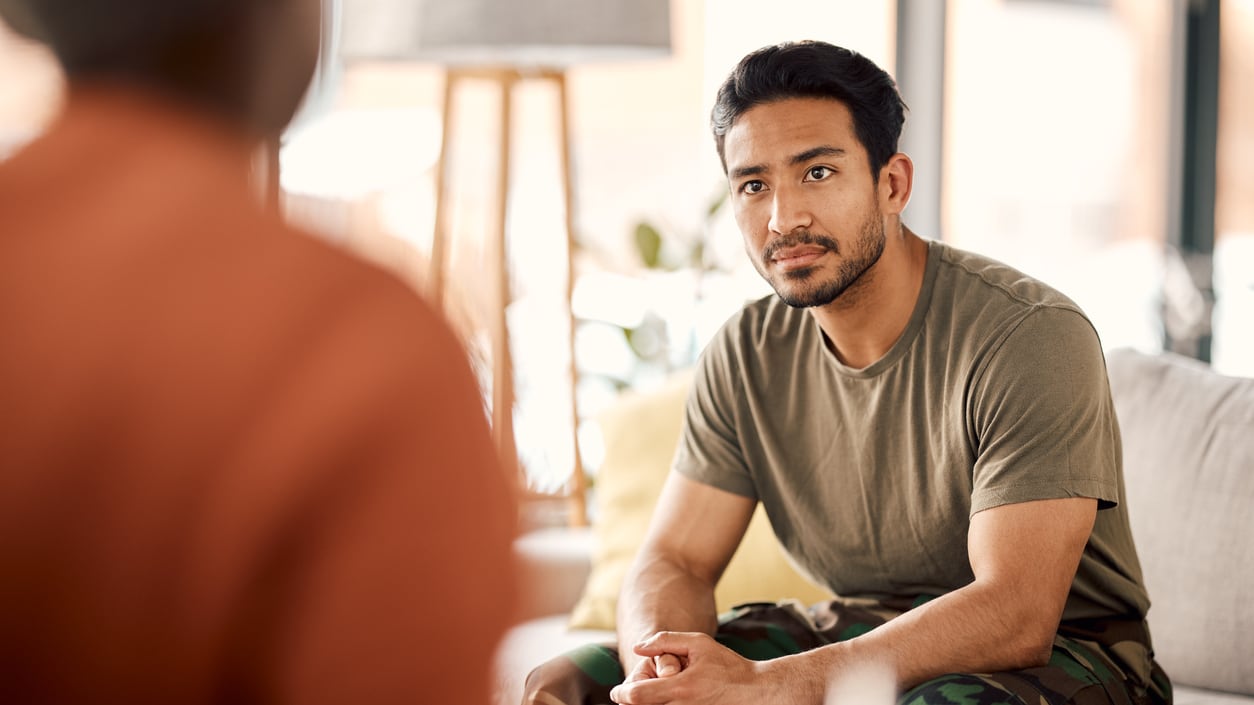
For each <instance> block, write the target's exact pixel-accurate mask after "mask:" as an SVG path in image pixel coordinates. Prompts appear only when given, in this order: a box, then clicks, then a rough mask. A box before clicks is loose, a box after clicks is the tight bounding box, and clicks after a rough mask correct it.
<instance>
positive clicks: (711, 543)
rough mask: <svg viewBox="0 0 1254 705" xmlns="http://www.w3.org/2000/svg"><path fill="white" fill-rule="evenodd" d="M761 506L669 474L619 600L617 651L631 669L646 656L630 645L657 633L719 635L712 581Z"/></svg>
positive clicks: (627, 667) (746, 499) (717, 577)
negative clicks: (635, 651) (636, 651)
mask: <svg viewBox="0 0 1254 705" xmlns="http://www.w3.org/2000/svg"><path fill="white" fill-rule="evenodd" d="M755 505H756V502H754V501H753V500H751V499H749V498H747V497H742V496H740V495H737V494H732V493H730V492H725V491H723V490H720V489H717V488H714V487H711V486H709V485H703V484H701V483H699V482H695V481H693V480H689V479H688V478H686V477H684V476H682V475H680V474H678V473H675V472H672V473H671V474H670V476H669V477H668V478H667V480H666V485H665V486H664V487H663V489H662V495H661V497H660V498H659V499H658V503H657V506H656V508H655V509H654V511H653V518H652V519H651V520H650V523H649V533H648V535H647V536H646V537H645V541H644V545H643V546H641V548H640V552H639V553H638V554H637V555H636V559H635V561H634V562H633V564H632V567H631V569H630V570H629V571H628V573H627V576H626V578H625V579H624V581H623V590H622V594H621V595H620V597H619V600H618V643H619V653H620V658H621V659H622V662H623V668H624V669H625V671H626V672H627V673H629V674H630V673H632V671H633V670H634V669H635V667H636V665H637V664H638V663H639V661H640V660H641V657H640V656H637V655H636V654H635V653H633V651H632V647H633V646H634V645H635V644H636V643H637V642H639V641H640V640H641V639H644V638H645V637H648V636H651V635H652V634H654V633H656V632H658V631H662V630H668V631H699V632H705V633H706V634H713V633H714V630H715V628H716V627H717V617H718V615H717V612H716V610H715V607H714V586H715V584H717V583H718V579H719V577H720V576H721V575H722V574H723V570H724V569H725V568H726V567H727V563H728V562H729V561H730V560H731V557H732V554H733V553H735V551H736V547H737V546H738V545H740V540H741V538H742V537H743V536H744V533H745V529H746V528H747V527H748V525H749V519H750V518H751V517H752V516H753V509H754V506H755Z"/></svg>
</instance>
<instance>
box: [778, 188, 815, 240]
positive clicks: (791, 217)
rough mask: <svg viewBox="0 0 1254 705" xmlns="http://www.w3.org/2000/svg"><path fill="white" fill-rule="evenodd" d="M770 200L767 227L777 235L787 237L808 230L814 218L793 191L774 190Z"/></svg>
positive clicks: (805, 203)
mask: <svg viewBox="0 0 1254 705" xmlns="http://www.w3.org/2000/svg"><path fill="white" fill-rule="evenodd" d="M774 196H775V197H774V198H773V199H772V200H771V220H770V222H768V223H767V227H768V228H770V230H771V232H773V233H775V234H777V235H787V234H788V233H791V232H793V231H796V230H799V229H809V228H810V226H811V225H813V222H814V217H813V215H812V214H811V213H810V208H809V205H808V204H807V202H806V200H805V199H804V198H803V197H802V195H801V194H799V193H797V191H796V190H795V189H792V188H788V187H783V188H777V189H776V190H775V194H774Z"/></svg>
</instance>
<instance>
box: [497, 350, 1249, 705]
mask: <svg viewBox="0 0 1254 705" xmlns="http://www.w3.org/2000/svg"><path fill="white" fill-rule="evenodd" d="M1107 365H1108V369H1109V374H1110V383H1111V390H1112V394H1113V396H1114V401H1115V407H1116V412H1117V414H1118V416H1119V421H1120V427H1121V431H1122V438H1123V447H1124V474H1125V481H1126V486H1127V496H1128V502H1129V515H1130V521H1131V523H1132V531H1133V534H1134V536H1135V539H1136V542H1137V548H1138V552H1139V555H1140V559H1141V565H1142V569H1143V571H1144V575H1145V581H1146V585H1147V588H1148V590H1149V594H1150V598H1151V600H1152V601H1153V606H1152V607H1151V609H1150V613H1149V622H1150V626H1151V630H1152V632H1153V637H1154V642H1155V649H1156V652H1157V655H1158V660H1159V662H1160V663H1161V664H1162V665H1163V667H1164V669H1165V670H1166V671H1167V673H1168V674H1169V675H1170V676H1171V678H1172V681H1173V683H1174V684H1175V702H1176V703H1177V705H1232V704H1235V703H1244V704H1246V705H1254V379H1245V378H1234V377H1224V376H1221V375H1218V374H1216V373H1214V372H1212V371H1211V370H1210V369H1209V368H1208V367H1207V366H1205V365H1203V364H1202V363H1199V362H1196V361H1193V360H1190V359H1187V358H1183V357H1179V356H1176V355H1172V354H1168V353H1160V354H1154V355H1150V354H1144V353H1140V352H1136V351H1132V350H1125V349H1121V350H1115V351H1112V352H1110V353H1109V355H1108V356H1107ZM688 379H689V378H688V376H687V375H678V376H677V377H676V378H674V379H673V380H671V381H670V382H669V383H668V384H667V385H665V386H664V387H662V388H660V389H657V390H653V391H650V392H649V393H644V394H631V395H628V396H626V397H624V398H623V399H622V400H621V401H620V402H619V403H618V404H616V406H615V407H614V408H613V409H611V410H610V412H608V413H607V414H606V415H605V416H603V417H602V418H601V419H600V421H601V426H602V430H603V435H604V438H605V448H606V459H605V463H604V465H603V466H602V468H601V470H600V472H599V473H598V476H597V483H596V495H595V497H594V502H593V504H594V508H595V510H596V518H597V521H596V522H595V527H594V528H593V529H582V530H576V529H565V528H560V529H543V530H540V531H536V532H532V533H529V534H527V535H524V536H522V537H521V538H520V539H519V540H518V542H517V554H518V556H519V559H520V565H521V566H522V570H523V579H524V584H525V585H526V586H527V590H526V592H525V594H524V599H523V604H524V606H525V613H524V617H525V619H524V620H523V621H522V622H521V623H519V624H518V625H517V626H516V627H515V628H514V629H513V630H511V631H510V632H509V634H507V636H506V638H505V639H504V640H503V642H502V644H501V647H500V649H499V651H498V656H497V664H496V670H497V674H498V684H497V697H498V703H500V704H501V705H516V704H517V703H518V702H519V701H520V694H521V689H522V683H523V680H524V679H525V677H526V674H527V673H528V672H529V671H530V670H531V668H533V667H534V666H536V665H537V664H539V663H541V662H542V661H544V660H546V659H548V658H551V657H553V656H555V655H558V654H560V653H562V652H563V651H566V650H568V649H570V648H574V647H576V646H579V645H581V644H585V643H588V642H595V641H612V640H613V636H614V634H613V612H614V604H615V600H616V597H617V591H618V586H619V585H620V584H621V581H622V574H623V572H624V571H625V569H626V565H627V563H628V562H629V561H630V560H631V557H632V555H633V554H634V551H635V548H636V547H637V546H638V545H639V542H640V540H641V538H642V536H643V527H644V526H645V525H646V524H647V521H648V515H649V511H650V507H651V505H652V502H653V501H654V499H655V498H656V496H657V492H658V490H659V489H660V487H661V483H662V479H663V478H664V477H665V474H666V472H667V465H668V464H669V460H670V453H671V452H672V450H673V448H674V445H675V442H676V440H677V438H678V433H679V421H680V417H681V412H682V405H683V398H684V393H685V390H686V388H687V384H688ZM759 511H760V510H759ZM790 597H791V598H798V599H800V600H801V601H802V602H806V603H809V602H815V601H818V600H821V599H823V598H824V597H825V593H823V591H822V590H820V589H819V588H817V587H815V586H814V585H813V584H812V583H810V582H809V581H808V580H806V579H805V578H804V577H803V576H802V575H801V574H800V573H798V572H797V571H795V570H794V569H793V568H792V565H791V564H790V563H789V562H788V559H787V557H786V556H784V554H783V552H782V551H781V550H780V549H779V547H778V544H776V543H774V537H773V535H771V533H770V527H769V524H768V523H767V522H766V519H765V516H763V515H760V514H759V515H756V516H755V518H754V520H753V522H752V524H751V526H750V530H749V534H748V535H747V537H746V540H745V542H744V544H743V545H742V546H741V548H740V550H739V551H738V552H737V554H736V556H735V558H733V560H732V564H731V565H730V566H729V567H728V570H727V573H726V574H725V575H724V577H723V580H722V581H721V582H720V584H719V592H718V594H716V601H717V602H718V603H719V608H720V609H725V608H726V607H728V606H730V605H731V604H735V603H736V602H740V601H752V600H776V599H783V598H790Z"/></svg>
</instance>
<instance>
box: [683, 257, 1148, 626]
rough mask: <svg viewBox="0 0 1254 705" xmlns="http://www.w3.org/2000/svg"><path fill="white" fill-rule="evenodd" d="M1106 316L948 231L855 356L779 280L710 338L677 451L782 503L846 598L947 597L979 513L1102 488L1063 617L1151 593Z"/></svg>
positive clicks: (788, 521) (741, 487) (1141, 600)
mask: <svg viewBox="0 0 1254 705" xmlns="http://www.w3.org/2000/svg"><path fill="white" fill-rule="evenodd" d="M1121 463H1122V460H1121V448H1120V440H1119V428H1118V424H1117V421H1116V419H1115V412H1114V407H1113V405H1112V403H1111V398H1110V388H1109V385H1108V382H1107V379H1106V366H1105V357H1104V355H1103V352H1102V348H1101V345H1100V342H1099V341H1098V337H1097V333H1096V331H1094V329H1093V327H1092V325H1091V324H1090V322H1089V320H1088V319H1087V318H1086V317H1085V315H1084V314H1083V312H1082V311H1080V309H1079V308H1078V307H1077V306H1076V305H1075V304H1074V303H1073V302H1071V301H1070V300H1069V299H1068V298H1067V297H1065V296H1063V295H1062V294H1060V293H1058V292H1057V291H1055V290H1053V289H1051V288H1049V287H1048V286H1046V285H1045V284H1042V283H1041V282H1039V281H1036V280H1034V279H1032V278H1030V277H1028V276H1026V275H1024V274H1022V273H1020V272H1018V271H1015V270H1014V269H1012V268H1010V267H1008V266H1006V265H1003V264H1001V263H998V262H995V261H993V260H990V259H987V258H985V257H981V256H978V255H975V254H972V253H969V252H964V251H962V250H959V249H956V248H954V247H951V246H948V245H945V244H942V243H938V242H931V243H929V251H928V260H927V269H926V273H925V275H924V280H923V287H922V289H921V290H920V293H919V299H918V302H917V303H916V304H915V308H914V312H913V313H912V315H911V317H910V321H909V323H908V324H907V326H906V329H905V331H904V332H903V333H902V334H901V337H900V338H899V339H898V340H897V342H896V343H895V344H894V345H893V347H892V348H891V349H890V350H889V351H888V353H887V354H886V355H884V357H883V358H881V359H880V360H878V361H876V362H875V363H873V364H871V365H870V366H869V367H866V368H863V369H853V368H850V367H847V366H845V365H843V364H841V362H839V361H838V359H837V358H836V356H835V355H833V354H832V353H831V352H830V351H829V350H828V349H827V347H826V345H825V336H824V334H823V332H822V330H821V329H820V328H819V326H818V323H817V322H816V321H815V320H814V318H813V317H812V316H811V314H810V313H809V312H807V311H805V310H797V309H793V308H790V307H789V306H787V305H786V304H784V303H783V302H781V301H780V300H779V298H778V297H776V296H774V295H772V296H769V297H767V298H764V299H762V300H759V301H757V302H754V303H752V304H750V305H748V306H746V307H745V308H744V309H743V310H742V311H741V312H740V313H739V314H737V315H736V316H734V317H733V318H732V319H731V320H730V321H728V323H727V324H726V325H725V326H724V327H723V328H722V330H721V331H720V332H719V333H718V335H716V336H715V338H714V340H713V341H712V342H711V343H710V344H709V346H708V347H707V348H706V350H705V352H704V353H703V355H702V358H701V362H700V364H699V366H698V370H697V374H696V379H695V381H694V386H693V390H692V392H691V393H690V395H689V398H688V403H687V410H686V415H685V422H684V431H683V437H682V440H681V442H680V445H679V449H678V451H677V452H676V456H675V469H676V471H678V472H680V473H682V474H683V475H685V476H687V477H689V478H691V479H693V480H696V481H698V482H702V483H705V484H709V485H713V486H715V487H718V488H721V489H723V490H727V491H729V492H734V493H736V494H739V495H743V496H745V497H750V498H754V499H758V500H760V501H761V502H762V504H763V505H764V506H765V508H766V512H767V514H768V515H769V517H770V520H771V524H772V526H773V527H774V530H775V533H776V535H777V536H778V537H779V540H780V542H781V543H782V545H783V546H784V548H785V549H786V550H787V552H788V553H789V555H790V556H791V557H792V559H793V560H794V562H795V563H796V564H797V565H798V567H800V568H801V569H802V570H803V571H805V572H806V573H808V574H809V575H810V576H811V577H812V578H813V579H814V580H815V581H816V582H817V583H818V584H820V585H823V586H825V587H827V588H828V589H830V590H831V591H832V592H834V593H835V594H836V595H838V596H841V597H844V598H866V599H872V600H883V599H886V598H889V597H914V596H919V595H940V594H944V593H947V592H949V591H952V590H956V589H958V588H961V587H962V586H964V585H966V584H968V583H970V582H971V581H972V580H974V575H973V574H972V572H971V565H970V560H969V558H968V556H967V530H968V528H969V526H970V517H971V516H972V515H973V514H975V513H976V512H979V511H982V510H985V509H990V508H992V507H997V506H1000V505H1004V504H1011V503H1015V502H1027V501H1031V500H1041V499H1054V498H1062V497H1091V498H1096V499H1097V500H1099V502H1098V506H1099V508H1100V511H1099V512H1098V513H1097V521H1096V525H1095V526H1094V528H1093V533H1092V536H1091V538H1090V539H1089V542H1088V544H1087V545H1086V546H1085V549H1084V554H1083V556H1082V558H1081V559H1080V565H1079V569H1078V571H1077V573H1076V577H1075V581H1074V582H1073V584H1072V587H1071V594H1070V596H1069V597H1068V600H1067V604H1066V608H1065V611H1064V613H1063V618H1064V619H1076V618H1087V617H1108V616H1122V617H1134V618H1135V617H1143V616H1144V614H1145V612H1146V610H1147V609H1148V607H1149V600H1148V598H1147V596H1146V593H1145V589H1144V587H1143V583H1142V578H1141V569H1140V565H1139V562H1138V560H1137V556H1136V549H1135V547H1134V546H1133V543H1132V535H1131V532H1130V530H1129V528H1128V516H1127V507H1126V506H1125V504H1124V487H1123V471H1122V464H1121Z"/></svg>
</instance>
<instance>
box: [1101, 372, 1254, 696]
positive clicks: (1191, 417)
mask: <svg viewBox="0 0 1254 705" xmlns="http://www.w3.org/2000/svg"><path fill="white" fill-rule="evenodd" d="M1108 365H1109V370H1110V385H1111V391H1112V393H1113V395H1114V400H1115V409H1116V412H1117V413H1118V416H1119V424H1120V427H1121V430H1122V433H1123V448H1124V473H1125V478H1126V483H1127V492H1128V511H1129V517H1130V521H1131V523H1132V533H1133V535H1134V537H1135V539H1136V543H1137V552H1138V553H1139V555H1140V558H1141V566H1142V568H1143V570H1144V573H1145V583H1146V587H1147V589H1148V590H1149V594H1150V599H1151V601H1152V602H1153V605H1152V607H1151V608H1150V613H1149V622H1150V628H1151V630H1152V632H1153V635H1154V646H1155V651H1156V652H1157V655H1158V660H1159V663H1161V664H1162V666H1163V668H1164V669H1165V670H1166V671H1167V673H1168V675H1169V676H1170V677H1171V678H1172V680H1173V681H1174V682H1177V683H1180V684H1182V685H1190V686H1198V687H1203V688H1209V689H1214V690H1221V691H1228V692H1233V693H1245V694H1254V379H1243V378H1233V377H1223V376H1220V375H1218V374H1215V373H1213V372H1211V371H1210V369H1209V368H1208V367H1206V366H1205V365H1203V364H1201V363H1198V362H1195V361H1192V360H1189V359H1187V358H1183V357H1179V356H1174V355H1168V354H1162V355H1145V354H1141V353H1137V352H1133V351H1131V350H1116V351H1112V352H1111V353H1110V355H1109V357H1108Z"/></svg>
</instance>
